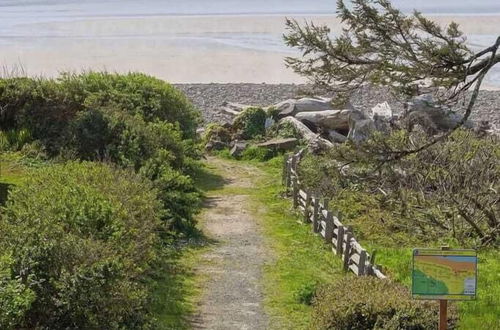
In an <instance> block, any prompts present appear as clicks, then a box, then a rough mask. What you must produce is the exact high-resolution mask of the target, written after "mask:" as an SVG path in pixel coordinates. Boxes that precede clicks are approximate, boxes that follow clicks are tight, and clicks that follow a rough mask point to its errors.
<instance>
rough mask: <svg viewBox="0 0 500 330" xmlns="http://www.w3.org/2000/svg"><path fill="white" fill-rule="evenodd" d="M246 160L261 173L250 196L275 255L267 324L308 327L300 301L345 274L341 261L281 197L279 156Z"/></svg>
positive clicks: (268, 273) (267, 283) (268, 275)
mask: <svg viewBox="0 0 500 330" xmlns="http://www.w3.org/2000/svg"><path fill="white" fill-rule="evenodd" d="M244 163H247V164H252V165H254V166H256V167H257V168H259V169H260V170H261V171H262V173H263V176H259V178H258V180H255V184H256V186H257V187H256V189H253V190H252V193H251V198H252V201H253V205H252V208H253V210H254V212H255V213H256V214H257V215H258V218H259V219H260V221H261V225H262V228H263V232H264V236H265V238H266V240H267V244H268V245H269V246H270V248H271V253H272V254H273V259H274V261H273V262H272V263H270V264H268V265H266V266H265V271H264V287H265V307H266V311H267V312H268V314H269V316H270V325H271V328H273V329H308V328H309V324H310V320H311V312H312V307H311V306H309V305H308V304H305V303H304V302H303V300H304V295H306V296H307V295H308V293H309V292H310V291H311V289H312V290H314V286H316V284H320V283H329V282H332V281H335V280H336V279H339V278H341V277H343V276H345V274H344V272H343V271H342V270H341V263H340V259H339V258H336V257H335V256H334V255H333V253H332V252H331V250H330V248H329V246H328V245H326V244H325V243H323V241H322V240H321V239H320V237H319V236H318V235H315V234H313V233H312V230H311V226H310V225H306V224H303V223H301V221H300V219H301V217H300V216H297V214H295V213H294V212H293V211H292V208H291V203H290V200H288V199H284V198H283V197H282V192H283V187H282V185H281V159H280V158H275V159H272V160H270V161H268V162H265V163H258V162H244ZM301 300H302V302H301ZM305 300H307V299H305Z"/></svg>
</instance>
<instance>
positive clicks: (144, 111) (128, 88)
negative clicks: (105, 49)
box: [0, 72, 199, 153]
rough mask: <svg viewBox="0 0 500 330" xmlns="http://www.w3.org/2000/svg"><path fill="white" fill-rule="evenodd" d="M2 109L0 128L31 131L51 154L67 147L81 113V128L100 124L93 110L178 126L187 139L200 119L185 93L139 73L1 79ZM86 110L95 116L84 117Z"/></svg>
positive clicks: (0, 99)
mask: <svg viewBox="0 0 500 330" xmlns="http://www.w3.org/2000/svg"><path fill="white" fill-rule="evenodd" d="M0 107H2V109H4V111H2V114H1V118H0V119H1V121H0V122H1V124H0V128H1V129H3V130H6V129H12V128H16V129H21V128H27V129H29V130H30V131H31V133H32V135H33V138H35V139H40V140H41V141H43V142H44V144H45V145H46V146H47V150H48V151H50V152H51V153H58V152H59V151H60V150H61V148H63V147H64V143H65V142H66V139H67V138H68V137H69V136H68V133H69V132H70V130H69V129H68V128H69V126H70V125H71V124H72V122H73V121H75V119H77V117H78V115H80V118H78V120H80V121H82V124H84V123H85V121H87V122H89V121H92V122H93V121H94V120H95V121H96V123H99V120H100V118H99V113H95V112H92V111H95V110H100V111H102V110H103V109H114V110H119V111H121V112H123V113H125V114H127V115H129V116H130V117H136V116H140V117H141V118H142V119H143V121H145V122H155V121H166V122H169V123H172V124H174V125H179V128H180V131H181V132H182V137H183V138H188V139H190V138H194V137H195V134H196V132H195V130H196V125H197V122H198V118H199V114H198V113H197V112H196V111H195V110H194V108H193V106H192V105H191V104H190V103H189V102H188V100H187V99H186V97H185V96H184V95H183V94H182V93H181V92H179V91H178V90H176V89H175V88H174V87H172V86H171V85H169V84H167V83H165V82H163V81H161V80H159V79H155V78H152V77H149V76H146V75H144V74H139V73H130V74H127V75H119V74H108V73H97V72H90V73H85V74H80V75H74V74H63V75H61V76H60V77H59V78H58V79H57V80H49V79H31V78H10V79H1V80H0ZM88 111H90V112H91V113H90V114H85V115H82V114H81V113H85V112H88ZM101 115H102V114H101ZM82 117H83V118H82ZM101 119H102V118H101ZM101 125H102V123H101ZM94 142H95V141H94Z"/></svg>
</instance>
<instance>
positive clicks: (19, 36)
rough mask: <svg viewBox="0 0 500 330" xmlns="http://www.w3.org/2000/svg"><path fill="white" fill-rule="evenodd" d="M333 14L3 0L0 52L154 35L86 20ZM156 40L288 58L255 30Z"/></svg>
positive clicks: (95, 0)
mask: <svg viewBox="0 0 500 330" xmlns="http://www.w3.org/2000/svg"><path fill="white" fill-rule="evenodd" d="M393 3H394V5H395V6H396V7H398V8H400V9H402V10H403V11H406V12H410V11H412V10H413V9H417V10H419V11H422V12H424V13H427V14H432V15H455V16H456V15H478V14H480V15H489V16H492V15H493V16H494V15H498V16H500V0H393ZM335 9H336V1H335V0H0V47H2V46H12V45H14V46H17V45H22V44H23V43H26V44H28V43H30V44H31V45H33V46H36V45H38V47H43V45H44V44H43V43H42V42H41V41H42V40H50V42H52V43H54V42H55V41H54V40H57V39H66V40H68V39H72V38H73V39H74V38H84V39H99V38H100V39H102V38H107V39H113V38H118V37H119V38H123V37H124V33H125V32H124V31H125V30H126V33H127V36H128V37H130V38H135V39H137V38H139V39H141V38H142V39H146V38H151V35H148V34H144V31H141V29H140V28H138V29H136V30H133V29H132V30H131V29H128V30H127V29H125V30H120V29H121V28H113V29H109V30H107V29H101V30H99V31H98V33H96V29H94V28H92V29H81V28H80V29H78V30H76V29H73V28H72V23H73V22H79V21H87V20H94V21H95V20H101V21H120V20H122V21H124V20H127V19H135V18H148V17H161V16H172V15H173V16H214V15H228V16H229V15H231V16H234V15H248V16H260V15H263V16H264V15H265V16H272V15H332V14H334V13H335ZM53 23H56V24H61V23H62V24H64V25H63V28H57V29H55V28H53V25H51V24H53ZM60 26H61V25H60ZM117 26H118V25H117ZM499 32H500V27H499ZM154 37H155V38H175V39H176V40H182V39H183V38H186V40H187V39H189V41H190V42H199V43H203V44H205V45H206V44H210V45H212V46H217V45H223V46H225V47H236V48H241V49H250V50H257V51H267V52H280V53H286V52H290V50H289V49H287V48H286V47H285V46H284V45H283V42H282V38H281V34H266V33H254V31H251V30H249V31H246V32H242V31H241V30H240V31H238V33H231V31H227V33H224V34H208V33H200V34H197V35H189V36H186V35H175V36H172V35H171V34H170V35H169V34H168V33H166V34H165V35H155V36H154ZM495 38H496V36H495V35H491V34H476V35H470V36H469V42H470V44H471V45H472V46H473V47H477V48H481V47H485V46H489V45H490V44H491V43H492V42H493V41H494V40H495ZM0 55H1V54H0ZM490 80H491V78H490ZM493 80H494V83H495V85H498V86H500V71H498V72H495V77H494V79H493Z"/></svg>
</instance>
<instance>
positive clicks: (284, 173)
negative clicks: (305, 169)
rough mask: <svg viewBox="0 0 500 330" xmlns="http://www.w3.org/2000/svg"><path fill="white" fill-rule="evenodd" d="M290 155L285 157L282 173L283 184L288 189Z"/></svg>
mask: <svg viewBox="0 0 500 330" xmlns="http://www.w3.org/2000/svg"><path fill="white" fill-rule="evenodd" d="M287 181H288V155H287V154H285V155H283V172H282V173H281V184H282V185H283V186H285V187H288V183H287Z"/></svg>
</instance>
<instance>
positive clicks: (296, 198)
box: [292, 176, 299, 209]
mask: <svg viewBox="0 0 500 330" xmlns="http://www.w3.org/2000/svg"><path fill="white" fill-rule="evenodd" d="M292 186H293V208H294V209H296V208H297V206H298V205H299V185H298V184H297V177H296V176H292Z"/></svg>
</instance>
